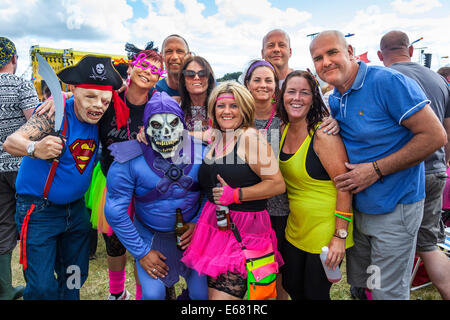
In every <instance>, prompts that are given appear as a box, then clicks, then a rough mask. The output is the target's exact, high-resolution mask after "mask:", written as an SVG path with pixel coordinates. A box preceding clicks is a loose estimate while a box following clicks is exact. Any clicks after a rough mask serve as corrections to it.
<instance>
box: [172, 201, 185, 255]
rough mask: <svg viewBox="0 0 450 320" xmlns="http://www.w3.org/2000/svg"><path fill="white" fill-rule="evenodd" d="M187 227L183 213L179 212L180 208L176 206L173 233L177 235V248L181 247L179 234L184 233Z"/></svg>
mask: <svg viewBox="0 0 450 320" xmlns="http://www.w3.org/2000/svg"><path fill="white" fill-rule="evenodd" d="M187 229H188V226H187V224H186V223H185V222H184V219H183V214H182V213H181V209H180V208H177V210H176V221H175V235H176V237H177V248H178V249H180V250H182V249H181V244H180V243H181V240H180V238H181V236H182V235H183V233H185V232H186V231H187Z"/></svg>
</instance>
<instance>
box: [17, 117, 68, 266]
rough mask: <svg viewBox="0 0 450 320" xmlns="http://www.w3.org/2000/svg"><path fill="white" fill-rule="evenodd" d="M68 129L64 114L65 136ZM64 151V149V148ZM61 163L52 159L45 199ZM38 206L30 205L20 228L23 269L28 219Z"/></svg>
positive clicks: (25, 261) (25, 258)
mask: <svg viewBox="0 0 450 320" xmlns="http://www.w3.org/2000/svg"><path fill="white" fill-rule="evenodd" d="M64 113H65V112H64ZM66 131H67V117H66V114H64V124H63V131H62V135H63V136H65V135H66ZM63 152H64V150H63ZM58 164H59V158H55V159H53V161H52V166H51V167H50V172H49V173H48V176H47V180H46V182H45V187H44V192H43V197H44V199H45V200H47V199H48V194H49V191H50V187H51V185H52V182H53V178H54V177H55V172H56V168H57V167H58ZM35 207H36V206H35V205H34V203H33V204H32V205H31V206H30V209H28V211H27V214H26V215H25V218H24V219H23V222H22V229H21V230H20V260H19V263H20V264H21V265H22V267H23V270H25V269H26V268H27V267H28V264H27V231H28V221H29V220H30V215H31V213H32V212H33V211H34V208H35Z"/></svg>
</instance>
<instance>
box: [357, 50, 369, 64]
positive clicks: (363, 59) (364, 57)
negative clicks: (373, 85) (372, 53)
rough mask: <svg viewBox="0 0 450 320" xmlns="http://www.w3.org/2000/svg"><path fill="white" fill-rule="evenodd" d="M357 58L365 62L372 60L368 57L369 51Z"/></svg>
mask: <svg viewBox="0 0 450 320" xmlns="http://www.w3.org/2000/svg"><path fill="white" fill-rule="evenodd" d="M355 58H356V60H361V61H364V62H365V63H369V62H370V60H369V59H367V52H365V53H363V54H360V55H359V56H356V57H355Z"/></svg>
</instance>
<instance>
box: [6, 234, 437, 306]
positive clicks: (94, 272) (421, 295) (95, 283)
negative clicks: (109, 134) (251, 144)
mask: <svg viewBox="0 0 450 320" xmlns="http://www.w3.org/2000/svg"><path fill="white" fill-rule="evenodd" d="M133 263H134V262H133V259H132V257H131V256H130V255H129V257H128V262H127V267H126V273H127V276H126V282H125V287H126V288H127V289H128V291H129V292H130V294H131V296H132V298H131V299H135V293H136V285H135V283H134V275H133ZM341 269H342V274H343V279H342V280H341V281H340V282H338V283H335V284H333V286H332V287H331V299H332V300H352V298H351V296H350V291H349V289H350V285H349V284H348V283H347V281H346V277H345V260H344V261H343V263H342V268H341ZM12 270H13V284H14V286H17V285H19V284H21V285H25V281H24V278H23V274H22V266H21V265H19V246H17V247H16V249H15V250H14V252H13V262H12ZM184 286H185V283H184V281H183V280H181V281H180V282H179V283H178V284H177V285H176V286H175V289H176V291H177V294H179V293H180V292H181V290H182V289H183V287H184ZM80 295H81V299H82V300H105V299H107V298H108V272H107V264H106V250H105V244H104V241H103V238H102V237H99V240H98V246H97V253H96V259H94V260H91V261H90V265H89V277H88V279H87V281H86V282H85V284H84V285H83V287H82V288H81V292H80ZM416 299H422V300H441V296H440V295H439V293H438V292H437V290H436V288H435V287H434V286H433V285H430V286H428V287H425V288H423V289H419V290H416V291H413V292H411V300H416Z"/></svg>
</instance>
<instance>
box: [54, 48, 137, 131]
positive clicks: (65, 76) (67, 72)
mask: <svg viewBox="0 0 450 320" xmlns="http://www.w3.org/2000/svg"><path fill="white" fill-rule="evenodd" d="M58 77H59V79H60V80H61V81H62V82H64V83H67V84H73V85H75V87H79V88H84V89H97V90H105V91H112V93H113V95H112V101H113V104H114V111H115V113H116V122H117V129H120V128H121V127H122V126H124V125H126V124H127V122H128V117H129V109H128V107H127V106H126V105H125V102H124V101H123V100H122V99H121V98H120V97H119V95H118V94H117V91H116V90H118V89H120V87H122V85H123V80H122V78H121V77H120V74H119V72H117V70H116V69H115V68H114V66H113V64H112V61H111V58H109V57H97V56H92V55H87V56H84V57H83V58H82V59H81V60H80V61H79V62H78V63H77V64H76V65H74V66H70V67H67V68H64V69H62V70H61V71H60V72H58Z"/></svg>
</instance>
